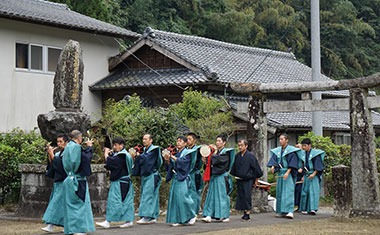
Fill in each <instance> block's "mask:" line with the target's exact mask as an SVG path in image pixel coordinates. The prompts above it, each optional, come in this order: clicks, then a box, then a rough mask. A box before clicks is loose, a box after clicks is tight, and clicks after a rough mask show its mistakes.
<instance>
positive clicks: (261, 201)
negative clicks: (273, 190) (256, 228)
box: [252, 188, 273, 213]
mask: <svg viewBox="0 0 380 235" xmlns="http://www.w3.org/2000/svg"><path fill="white" fill-rule="evenodd" d="M272 211H273V210H272V208H271V207H270V206H269V205H268V192H267V191H265V190H260V189H257V188H252V212H254V213H261V212H272Z"/></svg>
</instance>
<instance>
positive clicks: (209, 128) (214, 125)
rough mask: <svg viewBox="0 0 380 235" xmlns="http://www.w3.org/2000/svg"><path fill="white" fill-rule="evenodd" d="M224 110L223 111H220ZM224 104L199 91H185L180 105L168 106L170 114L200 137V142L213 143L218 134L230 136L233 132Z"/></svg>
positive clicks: (232, 124) (230, 114)
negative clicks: (173, 114)
mask: <svg viewBox="0 0 380 235" xmlns="http://www.w3.org/2000/svg"><path fill="white" fill-rule="evenodd" d="M221 110H224V111H221ZM226 110H228V107H227V106H226V104H225V103H224V102H223V101H221V100H217V99H215V98H211V97H209V96H208V95H207V94H202V92H200V91H185V92H184V93H183V100H182V102H180V103H177V104H173V105H171V106H170V111H171V113H175V114H176V115H177V117H178V119H179V120H180V121H181V122H182V123H183V124H184V125H185V126H187V127H188V128H189V129H190V130H191V131H193V132H195V133H197V134H198V135H200V136H201V140H200V142H202V143H205V144H211V143H215V139H216V136H217V135H218V134H220V133H226V134H228V135H230V134H232V132H233V131H234V130H235V126H234V123H233V118H232V112H231V111H226Z"/></svg>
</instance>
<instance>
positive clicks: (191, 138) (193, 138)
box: [186, 132, 198, 148]
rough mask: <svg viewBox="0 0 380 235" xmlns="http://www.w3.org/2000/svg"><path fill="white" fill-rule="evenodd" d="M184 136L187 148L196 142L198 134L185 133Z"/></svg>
mask: <svg viewBox="0 0 380 235" xmlns="http://www.w3.org/2000/svg"><path fill="white" fill-rule="evenodd" d="M186 138H187V146H188V147H189V148H192V147H193V146H194V145H195V144H196V143H197V140H198V136H197V135H196V134H195V133H194V132H189V133H187V135H186Z"/></svg>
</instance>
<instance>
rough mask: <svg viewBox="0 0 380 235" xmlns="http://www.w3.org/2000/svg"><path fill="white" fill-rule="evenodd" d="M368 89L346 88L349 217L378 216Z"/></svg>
mask: <svg viewBox="0 0 380 235" xmlns="http://www.w3.org/2000/svg"><path fill="white" fill-rule="evenodd" d="M367 96H368V89H362V88H353V89H350V124H351V145H352V146H351V158H352V163H351V171H352V212H351V216H353V217H355V216H363V217H367V216H370V217H380V191H379V179H378V172H377V166H376V156H375V142H374V138H375V136H374V131H373V126H372V117H371V111H370V110H369V109H368V101H367Z"/></svg>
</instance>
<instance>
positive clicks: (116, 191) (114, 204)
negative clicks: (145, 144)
mask: <svg viewBox="0 0 380 235" xmlns="http://www.w3.org/2000/svg"><path fill="white" fill-rule="evenodd" d="M118 154H125V156H126V157H125V158H126V159H125V160H126V165H127V170H128V176H123V177H120V179H118V180H114V181H111V186H110V190H109V192H108V199H107V210H106V220H107V221H109V222H120V221H133V220H134V219H135V208H134V195H135V192H134V188H133V183H132V180H131V179H130V176H131V173H132V166H133V160H132V157H131V155H130V154H129V153H128V152H127V151H126V150H125V149H123V150H122V151H120V152H118V153H117V155H118ZM121 184H123V185H124V186H127V187H128V193H127V195H126V196H125V198H124V199H123V196H122V189H121Z"/></svg>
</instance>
